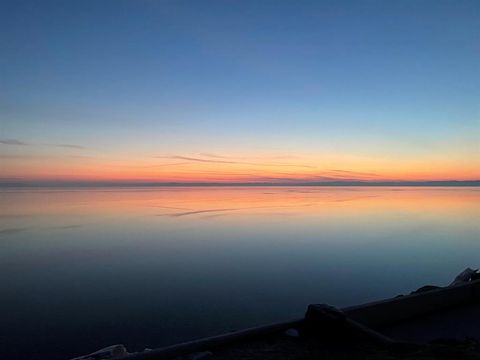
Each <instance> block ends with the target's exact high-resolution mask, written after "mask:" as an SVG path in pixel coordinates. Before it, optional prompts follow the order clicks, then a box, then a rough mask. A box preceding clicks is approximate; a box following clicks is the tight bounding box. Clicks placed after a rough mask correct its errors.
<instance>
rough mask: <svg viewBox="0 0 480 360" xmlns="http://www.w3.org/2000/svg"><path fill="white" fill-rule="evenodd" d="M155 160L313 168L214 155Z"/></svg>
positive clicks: (170, 157) (165, 157) (162, 157)
mask: <svg viewBox="0 0 480 360" xmlns="http://www.w3.org/2000/svg"><path fill="white" fill-rule="evenodd" d="M154 157H155V158H157V159H174V160H185V161H190V162H201V163H214V164H238V165H252V166H281V167H296V168H315V166H311V165H302V164H282V163H264V162H259V163H257V162H250V161H236V160H221V159H228V158H226V157H221V155H216V158H215V159H211V158H210V159H205V158H201V157H193V156H183V155H170V156H154Z"/></svg>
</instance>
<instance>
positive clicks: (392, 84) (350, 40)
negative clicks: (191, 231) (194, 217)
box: [0, 0, 480, 166]
mask: <svg viewBox="0 0 480 360" xmlns="http://www.w3.org/2000/svg"><path fill="white" fill-rule="evenodd" d="M1 8H2V11H0V27H1V29H0V30H1V31H0V41H1V44H2V45H1V47H2V56H1V57H0V76H1V79H2V84H3V85H2V96H1V100H0V101H1V109H0V117H1V122H2V125H1V132H2V134H1V137H2V138H3V139H4V140H5V139H7V140H8V139H16V140H19V141H22V142H25V143H28V144H29V145H30V146H28V147H21V148H20V147H18V146H17V147H16V146H14V145H11V144H8V143H5V142H4V143H3V144H0V146H1V148H0V151H2V153H8V154H17V153H21V154H23V156H27V155H28V154H31V153H39V152H40V153H48V154H49V156H54V155H55V154H56V153H55V151H57V152H59V151H60V150H62V149H60V148H56V149H54V148H53V147H47V148H45V147H43V148H39V147H38V146H43V145H44V144H59V143H60V144H73V145H79V146H82V147H85V148H87V149H91V153H89V156H102V154H109V156H112V157H115V156H117V157H120V156H125V153H126V149H128V150H129V156H130V155H131V156H134V155H135V156H150V155H152V156H153V155H158V154H183V155H191V154H198V153H202V152H214V153H221V154H224V155H226V156H229V155H230V154H239V153H241V154H245V153H248V154H251V153H255V152H257V153H258V152H260V153H268V154H294V155H295V154H297V153H298V154H300V155H301V156H305V154H307V155H308V156H312V157H315V156H317V155H318V156H317V157H321V156H320V155H321V154H330V153H340V154H345V155H352V156H353V155H355V154H360V155H362V156H368V157H375V156H377V157H378V158H382V159H384V158H385V157H386V156H387V157H388V156H390V159H391V161H395V159H397V158H399V157H400V158H402V161H405V159H408V158H409V157H412V158H416V157H419V156H420V157H421V156H424V157H425V159H427V158H429V157H431V156H433V155H432V154H439V153H441V154H443V156H444V157H446V158H448V157H450V158H451V159H457V157H458V158H461V159H463V160H465V161H466V162H468V163H469V164H470V165H469V166H472V162H475V161H476V158H477V156H478V155H480V151H479V149H478V145H477V144H478V141H480V139H479V133H480V121H479V117H480V111H479V103H480V101H479V100H480V85H479V84H480V61H479V55H480V43H479V34H480V3H479V2H477V1H441V0H440V1H351V2H350V1H261V0H260V1H41V2H40V1H3V2H2V3H1ZM34 145H35V146H34ZM37 145H38V146H37ZM300 155H299V156H300ZM249 156H250V155H249ZM384 160H385V161H386V160H388V159H384ZM17 161H18V160H17ZM320 165H321V164H320ZM320 165H319V166H320ZM474 165H476V163H475V164H474Z"/></svg>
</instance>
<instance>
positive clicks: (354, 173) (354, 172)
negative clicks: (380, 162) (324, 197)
mask: <svg viewBox="0 0 480 360" xmlns="http://www.w3.org/2000/svg"><path fill="white" fill-rule="evenodd" d="M329 171H332V172H336V173H342V174H350V175H356V176H362V175H364V176H380V175H379V174H375V173H368V172H360V171H350V170H340V169H330V170H329Z"/></svg>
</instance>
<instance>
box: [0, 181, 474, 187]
mask: <svg viewBox="0 0 480 360" xmlns="http://www.w3.org/2000/svg"><path fill="white" fill-rule="evenodd" d="M162 186H164V187H189V186H191V187H202V186H204V187H212V186H224V187H235V186H237V187H254V186H367V187H368V186H430V187H435V186H437V187H438V186H451V187H458V186H480V179H479V180H415V181H411V180H392V181H361V180H345V181H342V180H339V181H297V182H295V181H291V182H214V181H194V182H185V181H183V182H182V181H144V180H140V181H112V180H101V181H93V180H78V181H77V180H43V181H31V180H6V179H5V180H0V188H9V187H11V188H25V187H162Z"/></svg>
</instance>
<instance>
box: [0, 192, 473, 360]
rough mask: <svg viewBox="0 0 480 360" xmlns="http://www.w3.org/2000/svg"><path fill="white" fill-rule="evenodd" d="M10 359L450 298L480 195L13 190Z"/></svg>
mask: <svg viewBox="0 0 480 360" xmlns="http://www.w3.org/2000/svg"><path fill="white" fill-rule="evenodd" d="M0 196H1V205H0V217H1V225H0V281H1V282H0V284H1V294H0V295H1V296H0V305H1V309H2V312H1V319H0V349H1V353H2V357H3V358H9V359H46V358H48V359H50V360H55V359H66V358H67V359H68V358H69V357H74V356H77V355H81V354H84V353H87V352H90V351H94V350H97V349H98V348H100V347H103V346H107V345H111V344H117V343H123V344H125V345H126V346H127V348H128V349H130V350H143V349H144V348H145V347H150V348H152V347H158V346H162V345H168V344H172V343H175V342H179V341H185V340H190V339H193V338H196V337H203V336H208V335H214V334H217V333H222V332H225V331H230V330H233V329H240V328H244V327H249V326H254V325H261V324H267V323H271V322H276V321H283V320H289V319H291V318H297V317H300V316H302V315H303V313H304V311H305V308H306V306H307V305H308V304H309V303H318V302H322V303H330V304H333V305H337V306H345V305H352V304H357V303H362V302H366V301H370V300H376V299H380V298H385V297H391V296H395V295H398V294H402V293H404V294H405V293H408V292H410V291H412V290H414V289H416V288H418V287H420V286H421V285H424V284H437V285H446V284H447V283H449V282H450V281H451V280H452V278H453V277H454V276H455V275H456V274H457V273H459V272H460V271H462V270H463V269H464V268H465V267H467V266H471V267H475V266H480V257H479V254H480V221H479V216H480V188H366V187H363V188H362V187H349V188H338V187H333V188H332V187H256V188H253V187H223V188H221V187H218V188H135V189H132V188H129V189H118V188H117V189H116V188H103V189H57V190H52V189H41V190H23V189H10V190H2V191H1V193H0Z"/></svg>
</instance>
